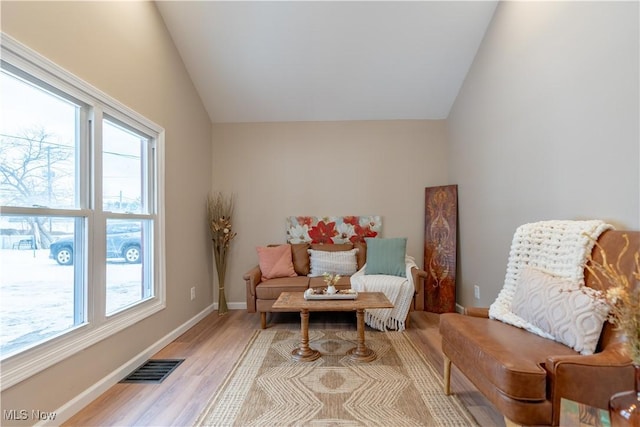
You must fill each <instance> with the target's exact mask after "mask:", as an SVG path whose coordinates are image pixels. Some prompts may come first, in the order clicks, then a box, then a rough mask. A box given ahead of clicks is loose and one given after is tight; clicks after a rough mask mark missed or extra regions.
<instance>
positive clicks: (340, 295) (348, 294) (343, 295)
mask: <svg viewBox="0 0 640 427" xmlns="http://www.w3.org/2000/svg"><path fill="white" fill-rule="evenodd" d="M356 298H358V292H356V291H353V290H342V291H338V292H336V293H335V294H328V293H327V290H326V289H323V290H322V292H316V293H313V294H310V293H307V292H305V293H304V299H306V300H315V299H318V300H320V299H356Z"/></svg>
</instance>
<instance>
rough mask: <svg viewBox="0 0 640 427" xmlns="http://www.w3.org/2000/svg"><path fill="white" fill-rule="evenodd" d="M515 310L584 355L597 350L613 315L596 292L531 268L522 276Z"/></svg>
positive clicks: (519, 281)
mask: <svg viewBox="0 0 640 427" xmlns="http://www.w3.org/2000/svg"><path fill="white" fill-rule="evenodd" d="M511 310H512V311H513V312H514V313H515V314H516V315H518V316H520V317H521V318H523V319H525V320H526V321H528V322H531V323H532V324H534V325H535V326H537V327H538V328H540V329H542V330H543V331H544V332H546V333H548V334H550V335H551V336H552V337H553V339H554V340H555V341H558V342H561V343H563V344H565V345H567V346H569V347H571V348H573V349H574V350H576V351H579V352H580V353H582V354H593V352H594V351H595V349H596V346H597V345H598V340H599V339H600V333H601V332H602V327H603V325H604V322H605V320H606V319H607V314H608V312H609V310H608V306H607V305H606V304H605V303H604V302H603V301H601V300H599V299H598V298H596V296H595V290H594V289H591V288H588V287H586V286H581V285H580V283H577V282H574V281H571V280H566V279H563V278H561V277H557V276H553V275H551V274H549V273H546V272H544V271H541V270H538V269H535V268H531V267H526V268H525V269H524V270H523V271H522V273H520V277H519V278H518V283H517V286H516V293H515V295H514V297H513V301H512V302H511Z"/></svg>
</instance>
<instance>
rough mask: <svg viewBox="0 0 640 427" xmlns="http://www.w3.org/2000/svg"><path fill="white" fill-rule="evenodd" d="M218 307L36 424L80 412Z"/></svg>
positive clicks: (62, 419) (52, 423) (51, 423)
mask: <svg viewBox="0 0 640 427" xmlns="http://www.w3.org/2000/svg"><path fill="white" fill-rule="evenodd" d="M242 305H243V303H230V304H229V308H230V309H232V306H233V309H236V308H235V307H236V306H238V308H237V309H240V308H242V307H240V306H242ZM246 306H247V304H246V303H244V308H246ZM216 309H217V304H214V305H210V306H208V307H206V308H205V309H204V310H202V311H201V312H200V313H198V314H197V315H195V316H194V317H193V318H191V319H189V320H188V321H187V322H185V323H183V324H182V325H180V326H179V327H178V328H176V329H174V330H173V331H171V332H169V333H168V334H167V335H165V336H164V337H162V338H160V339H159V340H158V341H156V342H155V343H153V344H152V345H150V346H149V347H148V348H146V349H145V350H143V351H142V352H140V353H139V354H138V355H136V356H135V357H134V358H132V359H131V360H129V361H128V362H127V363H125V364H123V365H122V366H120V367H119V368H117V369H116V370H115V371H113V372H112V373H110V374H109V375H107V376H106V377H104V378H103V379H101V380H100V381H98V382H97V383H95V384H93V385H92V386H91V387H89V388H88V389H86V390H85V391H83V392H82V393H80V394H79V395H77V396H76V397H74V398H73V399H71V400H70V401H68V402H67V403H65V404H64V405H62V406H61V407H60V408H58V409H57V410H56V411H55V414H56V417H55V420H51V421H41V422H39V423H37V424H36V426H58V425H60V424H62V423H64V422H65V421H67V420H68V419H69V418H71V417H72V416H74V415H75V414H76V413H77V412H79V411H80V410H81V409H82V408H84V407H85V406H87V405H88V404H89V403H91V402H92V401H94V400H95V399H96V398H97V397H98V396H100V395H101V394H102V393H104V392H105V391H107V390H108V389H109V388H110V387H111V386H113V385H114V384H116V383H117V382H118V381H120V380H121V379H122V378H124V377H125V376H126V375H127V374H129V373H130V372H131V371H133V370H134V369H136V368H137V367H138V366H140V365H142V364H143V363H144V362H145V361H146V360H147V359H149V358H150V357H151V356H153V355H154V354H156V353H157V352H158V351H160V350H161V349H162V348H164V347H165V346H166V345H167V344H169V343H170V342H172V341H173V340H175V339H176V338H178V337H179V336H180V335H182V334H183V333H185V332H186V331H187V330H189V329H190V328H191V327H193V326H194V325H195V324H196V323H198V322H199V321H201V320H202V319H204V318H205V317H206V316H208V315H209V314H210V313H211V312H213V311H214V310H216Z"/></svg>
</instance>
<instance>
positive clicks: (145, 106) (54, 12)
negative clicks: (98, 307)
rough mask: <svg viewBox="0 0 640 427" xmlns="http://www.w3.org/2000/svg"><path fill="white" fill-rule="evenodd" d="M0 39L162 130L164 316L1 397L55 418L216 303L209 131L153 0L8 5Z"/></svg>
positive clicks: (10, 405) (4, 403)
mask: <svg viewBox="0 0 640 427" xmlns="http://www.w3.org/2000/svg"><path fill="white" fill-rule="evenodd" d="M2 31H4V32H6V33H7V34H9V35H10V36H11V37H13V38H15V39H17V40H18V41H20V42H21V43H23V44H25V45H26V46H28V47H30V48H31V49H33V50H35V51H37V52H39V53H41V54H42V55H44V56H45V57H47V58H48V59H50V60H52V61H54V62H56V63H57V64H58V65H60V66H62V67H63V68H65V69H67V70H69V71H71V72H72V73H74V74H75V75H77V76H78V77H80V78H81V79H83V80H85V81H87V82H89V83H90V84H92V85H94V86H95V87H97V88H98V89H100V90H102V91H103V92H105V93H107V94H108V95H110V96H112V97H113V98H115V99H117V100H118V101H120V102H122V103H123V104H125V105H127V106H129V107H130V108H132V109H133V110H135V111H137V112H139V113H140V114H142V115H143V116H145V117H147V118H149V119H150V120H152V121H154V122H155V123H157V124H159V125H160V126H162V127H164V128H165V130H166V138H165V144H166V162H165V163H166V165H165V181H166V192H165V202H166V245H167V250H166V257H167V265H166V273H167V308H166V309H165V310H163V311H161V312H159V313H157V314H155V315H154V316H152V317H150V318H148V319H146V320H144V321H142V322H140V323H138V324H136V325H134V326H132V327H130V328H127V329H125V330H123V331H121V332H120V333H118V334H116V335H114V336H113V337H111V338H109V339H107V340H104V341H102V342H100V343H98V344H96V345H94V346H92V347H90V348H88V349H86V350H84V351H82V352H80V353H79V354H77V355H75V356H73V357H70V358H68V359H66V360H64V361H62V362H60V363H58V364H56V365H54V366H52V367H51V368H49V369H47V370H45V371H42V372H41V373H39V374H37V375H35V376H34V377H32V378H29V379H27V380H25V381H23V382H21V383H19V384H16V385H15V386H13V387H11V388H9V389H7V390H4V391H3V392H2V396H1V401H2V407H3V408H5V409H16V408H20V409H29V410H30V409H39V410H41V411H55V410H57V409H58V408H60V406H61V405H63V404H64V403H66V402H67V401H69V400H70V399H72V398H73V397H75V396H76V395H78V394H79V393H81V392H83V391H84V390H85V389H87V388H89V387H90V386H92V385H93V384H94V383H95V382H97V381H98V380H100V379H102V378H103V377H105V376H106V375H108V374H109V373H111V372H112V371H114V370H115V369H116V368H118V367H119V366H120V365H122V364H124V363H125V362H128V361H129V360H130V359H132V358H133V357H134V356H136V355H138V354H139V353H141V352H142V351H143V350H145V349H146V348H147V347H148V346H150V345H151V344H153V343H155V342H156V341H157V340H159V339H160V338H162V337H164V336H165V335H166V334H168V333H169V332H170V331H172V330H174V329H176V328H177V327H178V326H180V325H182V324H183V323H185V322H186V321H188V320H189V319H191V318H192V317H194V316H195V315H196V314H197V313H199V312H200V311H202V310H203V309H204V308H205V307H207V306H208V305H210V304H211V302H212V292H211V286H210V281H211V278H210V268H209V267H208V264H209V262H210V261H209V260H210V244H209V238H208V228H207V224H206V215H205V213H206V211H205V199H206V194H207V192H208V190H209V188H210V185H211V124H210V121H209V118H208V116H207V113H206V111H205V110H204V107H203V106H202V103H201V101H200V98H199V96H198V94H197V93H196V91H195V89H194V87H193V84H192V83H191V80H190V78H189V76H188V74H187V73H186V70H185V69H184V66H183V64H182V61H181V59H180V56H179V55H178V52H177V51H176V49H175V47H174V45H173V42H172V41H171V39H170V37H169V34H168V32H167V31H166V28H165V26H164V23H163V21H162V19H161V17H160V15H159V13H158V12H157V10H156V7H155V5H154V3H153V2H10V1H9V2H7V1H3V2H2ZM208 251H209V252H208ZM194 285H197V286H198V289H197V290H196V294H197V295H198V297H199V298H198V299H196V301H191V300H190V295H189V288H190V287H191V286H194ZM3 422H7V420H3ZM25 423H26V422H25Z"/></svg>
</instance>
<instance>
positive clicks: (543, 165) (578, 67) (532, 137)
mask: <svg viewBox="0 0 640 427" xmlns="http://www.w3.org/2000/svg"><path fill="white" fill-rule="evenodd" d="M639 40H640V38H639V30H638V3H637V2H501V3H500V4H499V6H498V8H497V10H496V13H495V15H494V18H493V22H492V23H491V25H490V27H489V30H488V31H487V34H486V35H485V39H484V40H483V43H482V44H481V47H480V49H479V51H478V54H477V56H476V58H475V60H474V63H473V65H472V67H471V69H470V72H469V74H468V75H467V77H466V80H465V82H464V85H463V87H462V89H461V91H460V93H459V95H458V98H457V100H456V102H455V104H454V107H453V110H452V112H451V114H450V116H449V119H448V121H447V128H448V134H449V143H450V151H449V156H450V158H449V163H450V166H451V176H450V177H451V181H452V183H457V184H458V185H459V209H460V243H461V247H460V272H459V276H458V277H459V279H460V280H459V282H458V302H459V303H461V304H462V305H470V306H473V305H475V306H488V305H489V304H490V303H491V302H493V300H494V299H495V297H496V296H497V294H498V292H499V290H500V289H501V288H502V283H503V281H504V275H505V268H506V263H507V258H508V251H509V247H510V245H511V238H512V236H513V233H514V231H515V229H516V227H517V226H519V225H521V224H524V223H527V222H533V221H539V220H546V219H592V218H595V219H603V220H605V221H608V222H610V223H612V224H613V225H615V226H616V227H617V228H619V229H636V230H637V229H638V228H639V226H640V194H639V193H640V174H639V170H640V150H639V140H640V139H639V132H638V129H639V119H638V118H639V116H640V111H639V107H638V104H639V98H638V93H639V87H638V81H639V69H638V60H639V58H638V52H639ZM474 284H477V285H479V286H480V287H481V299H480V300H479V301H478V300H475V299H474V298H473V285H474Z"/></svg>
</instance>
